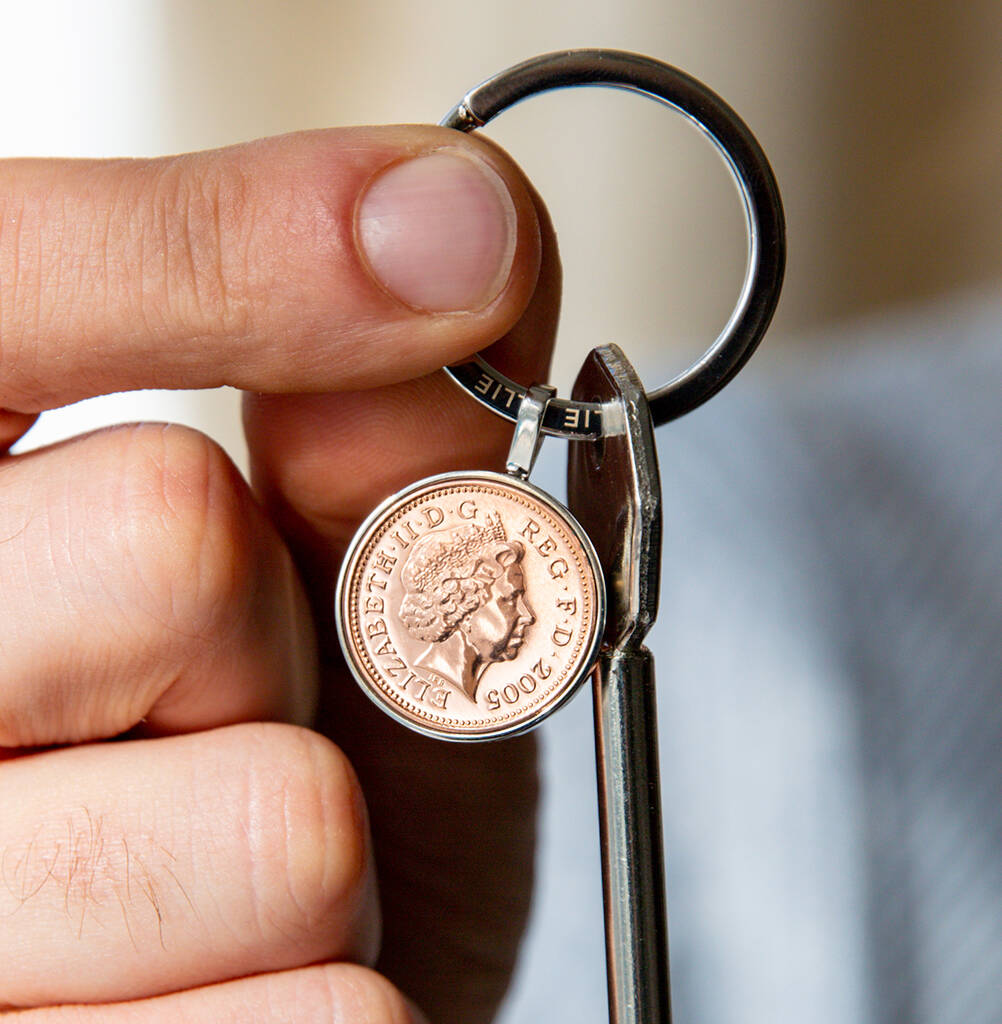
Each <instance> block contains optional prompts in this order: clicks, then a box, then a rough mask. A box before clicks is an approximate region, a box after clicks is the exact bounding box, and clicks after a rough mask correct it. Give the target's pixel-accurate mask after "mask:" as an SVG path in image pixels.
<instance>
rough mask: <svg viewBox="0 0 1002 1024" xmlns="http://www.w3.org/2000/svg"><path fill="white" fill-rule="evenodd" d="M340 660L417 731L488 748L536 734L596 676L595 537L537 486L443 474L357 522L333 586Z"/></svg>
mask: <svg viewBox="0 0 1002 1024" xmlns="http://www.w3.org/2000/svg"><path fill="white" fill-rule="evenodd" d="M337 609H338V624H337V625H338V633H339V635H340V638H341V646H342V648H343V649H344V653H345V658H346V659H347V662H348V665H349V667H350V668H351V670H352V672H353V673H354V675H355V678H356V679H357V680H358V682H359V683H360V684H361V686H362V688H363V689H364V690H365V692H366V693H367V694H368V695H369V696H370V697H371V698H372V699H373V700H374V701H375V702H376V703H377V704H379V705H380V706H381V707H382V708H383V709H384V710H385V711H388V712H389V713H390V714H391V715H393V716H394V717H395V718H397V719H398V720H399V721H401V722H403V723H404V724H405V725H408V726H410V727H411V728H413V729H416V730H418V731H419V732H423V733H427V734H429V735H433V736H438V737H441V738H443V739H450V740H483V739H494V738H497V737H501V736H510V735H513V734H515V733H520V732H524V731H525V730H526V729H530V728H532V727H533V726H534V725H536V724H537V723H538V722H539V721H540V720H541V719H542V718H544V717H545V716H546V715H548V714H549V713H550V712H551V711H553V710H555V709H556V708H557V707H558V706H559V705H560V704H562V703H563V702H564V701H565V700H566V699H567V698H568V697H569V696H570V695H571V694H572V693H573V692H574V691H575V689H576V688H577V687H578V685H579V684H580V683H581V682H582V681H583V680H584V679H585V678H586V677H587V675H588V673H589V672H590V670H591V667H592V664H593V662H594V659H595V654H596V651H597V649H598V644H599V640H600V638H601V634H602V626H603V622H604V616H605V594H604V589H603V584H602V576H601V573H600V571H599V567H598V562H597V559H596V557H595V552H594V550H593V548H592V546H591V542H590V541H589V540H588V538H587V536H586V535H585V534H584V532H583V531H582V529H581V527H580V526H578V524H577V523H576V522H575V521H574V519H573V517H572V516H571V515H570V513H569V512H567V510H566V509H564V508H563V507H562V506H561V505H560V504H559V503H557V502H556V501H554V500H553V499H552V498H550V497H549V496H548V495H547V494H545V493H544V492H543V491H540V490H539V489H538V488H536V487H533V486H532V485H531V484H527V483H525V482H523V481H521V480H518V479H516V478H515V477H511V476H502V475H501V474H498V473H486V472H483V473H477V472H474V473H448V474H445V475H443V476H437V477H430V478H428V479H427V480H422V481H420V482H419V483H416V484H414V485H413V486H412V487H409V488H407V489H406V490H404V491H401V492H400V493H399V494H396V495H394V496H393V497H392V498H390V499H389V500H388V501H387V502H385V503H384V504H383V505H381V506H380V507H379V508H378V509H376V511H375V512H373V513H372V515H371V516H370V517H369V518H368V519H367V520H366V522H365V523H363V524H362V527H361V528H360V529H359V531H358V533H357V534H356V536H355V539H354V540H353V541H352V544H351V547H350V549H349V552H348V556H347V557H346V559H345V564H344V566H343V568H342V570H341V576H340V579H339V580H338V596H337Z"/></svg>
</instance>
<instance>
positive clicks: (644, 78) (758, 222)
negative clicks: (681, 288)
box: [441, 50, 786, 438]
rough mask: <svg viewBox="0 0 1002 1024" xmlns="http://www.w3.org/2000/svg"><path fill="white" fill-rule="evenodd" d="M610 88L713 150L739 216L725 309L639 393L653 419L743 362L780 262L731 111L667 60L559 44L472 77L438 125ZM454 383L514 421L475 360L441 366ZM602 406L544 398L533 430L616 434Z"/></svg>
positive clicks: (462, 125)
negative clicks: (680, 124) (739, 264)
mask: <svg viewBox="0 0 1002 1024" xmlns="http://www.w3.org/2000/svg"><path fill="white" fill-rule="evenodd" d="M584 85H595V86H610V87H613V88H618V89H627V90H630V91H632V92H638V93H641V94H642V95H644V96H648V97H650V98H651V99H655V100H659V101H661V102H663V103H665V104H666V105H667V106H669V107H671V108H672V109H674V110H676V111H678V112H679V113H680V114H682V115H683V116H684V117H685V118H686V119H687V120H689V121H690V122H691V123H692V124H693V125H695V126H696V127H697V128H698V129H699V130H700V131H701V132H702V133H703V134H704V135H705V136H706V138H707V139H709V140H710V142H712V143H713V145H714V146H715V147H716V149H717V151H718V152H719V153H720V155H721V157H722V158H723V160H724V163H725V164H726V166H727V169H728V170H729V171H730V173H731V177H732V178H733V179H734V182H735V184H736V185H737V187H738V191H739V193H740V195H741V201H742V205H743V208H744V214H745V228H746V233H747V239H748V258H747V264H746V266H745V277H744V282H743V283H742V286H741V292H740V294H739V296H738V301H737V305H736V306H735V307H734V312H733V313H732V314H731V316H730V319H729V320H728V321H727V324H726V325H725V327H724V329H723V330H722V331H721V333H720V335H719V336H718V337H717V339H716V340H715V341H714V342H713V344H712V345H710V347H709V348H708V349H707V350H706V352H705V353H704V354H703V355H702V356H701V357H700V358H699V359H698V360H697V361H696V362H695V363H693V364H692V366H690V367H689V369H687V370H686V371H685V372H684V373H681V374H679V375H678V376H677V377H674V378H673V379H672V380H670V381H668V383H667V384H665V385H664V386H662V387H660V388H658V389H657V390H656V391H652V392H649V393H648V395H647V399H648V402H649V404H650V409H651V415H652V417H653V420H654V423H655V424H656V425H660V424H662V423H667V422H668V421H669V420H673V419H677V418H678V417H679V416H682V415H684V414H685V413H687V412H690V411H691V410H692V409H695V408H696V407H697V406H698V405H701V404H702V403H703V402H705V401H706V400H707V399H708V398H712V397H713V395H715V394H716V393H717V392H718V391H719V390H720V389H721V388H722V387H724V385H725V384H727V383H728V382H729V381H730V380H731V379H732V378H733V377H734V375H735V374H736V373H737V372H738V371H739V370H740V369H741V367H742V366H744V364H745V363H746V362H747V361H748V359H749V357H750V356H751V354H752V353H753V352H754V351H755V348H756V346H757V345H758V343H759V341H760V340H761V338H762V335H763V334H764V333H765V331H766V328H767V327H768V326H769V321H770V320H771V319H772V314H773V312H774V311H775V308H776V303H777V301H778V300H779V291H780V288H781V286H782V283H783V269H784V266H785V263H786V233H785V226H784V220H783V206H782V202H781V201H780V198H779V189H778V187H777V185H776V179H775V177H774V176H773V173H772V169H771V168H770V166H769V162H768V160H766V157H765V154H764V153H763V152H762V149H761V147H760V146H759V144H758V142H757V141H756V140H755V137H754V136H753V135H752V133H751V132H750V131H749V130H748V127H747V126H746V125H745V123H744V122H743V121H742V120H741V118H739V117H738V115H737V114H736V113H735V112H734V111H733V110H732V109H731V108H730V107H729V106H728V105H727V104H726V103H725V102H724V101H723V100H722V99H721V98H720V97H719V96H717V95H716V94H715V93H713V92H711V91H710V90H709V89H707V87H706V86H705V85H703V84H702V83H700V82H697V81H696V80H695V79H694V78H692V77H690V76H689V75H687V74H685V72H683V71H679V70H678V69H677V68H673V67H671V66H670V65H668V64H663V63H661V62H660V61H656V60H653V59H652V58H650V57H644V56H641V55H639V54H635V53H624V52H621V51H618V50H567V51H564V52H561V53H548V54H544V55H543V56H541V57H534V58H533V59H531V60H527V61H525V62H524V63H522V64H517V65H516V66H515V67H512V68H509V69H508V70H507V71H502V72H501V73H500V74H498V75H495V76H494V77H493V78H489V79H488V80H487V81H486V82H482V83H481V84H480V85H478V86H477V87H476V88H475V89H473V90H472V91H471V92H469V93H467V95H466V96H465V97H464V98H463V99H462V100H461V101H460V102H459V103H458V104H457V105H456V106H455V107H453V108H452V110H450V111H449V113H448V114H446V116H445V118H444V119H443V120H442V122H441V123H442V124H443V125H445V126H446V127H448V128H456V129H458V130H459V131H464V132H469V131H473V130H474V129H475V128H481V127H483V125H485V124H487V122H488V121H490V120H491V119H492V118H494V117H495V116H497V115H498V114H499V113H501V111H503V110H505V109H506V108H507V107H510V106H512V105H513V104H515V103H518V102H519V101H520V100H523V99H526V98H527V97H529V96H533V95H535V94H537V93H541V92H547V91H549V90H551V89H562V88H566V87H569V86H584ZM446 371H447V372H448V373H449V374H450V375H451V376H452V378H453V380H455V381H456V383H457V384H459V385H460V386H461V387H463V388H465V389H466V390H467V391H469V392H470V394H472V395H473V397H474V398H476V399H477V400H478V401H480V402H482V403H483V404H484V405H486V406H487V407H488V408H490V409H493V410H494V412H497V413H499V414H500V415H502V416H505V417H507V418H508V419H511V420H514V419H516V418H517V416H518V411H519V405H520V403H521V400H522V398H523V397H524V395H525V393H526V389H525V388H524V387H522V386H521V385H519V384H516V383H515V382H514V381H512V380H510V379H509V378H508V377H506V376H504V374H501V373H499V372H498V371H497V370H495V369H494V368H493V367H491V366H489V365H488V364H487V363H486V362H485V361H484V360H483V359H482V358H481V357H480V356H476V357H475V358H474V359H472V360H470V361H469V362H466V363H462V364H460V365H456V366H450V367H446ZM608 413H609V410H607V409H605V408H604V407H603V406H601V405H598V404H595V403H588V402H575V401H569V400H567V399H561V398H554V399H552V400H551V401H550V402H549V403H548V405H547V407H546V412H545V416H544V419H543V431H544V432H545V433H547V434H554V435H558V436H562V437H575V438H595V437H600V436H602V435H603V434H611V433H617V432H618V431H619V429H621V426H622V424H621V423H619V422H618V421H616V422H611V421H610V417H609V416H608Z"/></svg>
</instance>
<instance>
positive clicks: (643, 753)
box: [568, 345, 671, 1024]
mask: <svg viewBox="0 0 1002 1024" xmlns="http://www.w3.org/2000/svg"><path fill="white" fill-rule="evenodd" d="M574 397H575V398H576V399H578V400H580V401H590V402H599V403H602V405H603V406H604V408H605V410H607V411H608V412H609V416H608V417H606V416H605V414H603V419H604V421H605V422H610V423H611V422H616V423H619V424H621V429H620V431H619V432H618V433H615V434H611V435H607V436H605V437H603V438H602V439H600V440H599V441H597V442H595V443H591V444H586V443H579V444H577V445H575V446H574V448H573V449H572V453H571V458H570V461H569V466H568V504H569V506H570V508H571V511H572V512H573V513H574V515H575V516H576V517H577V519H578V520H579V522H580V523H581V525H582V526H584V528H585V530H586V531H587V532H588V534H589V535H590V537H591V538H592V541H593V542H594V544H595V548H596V551H597V553H598V557H599V561H600V563H601V565H602V569H603V573H604V575H605V583H606V592H607V601H608V611H607V617H606V628H605V634H604V637H603V647H602V651H601V654H600V655H599V661H598V666H597V668H596V673H595V683H594V687H595V745H596V764H597V770H598V787H599V814H600V835H601V843H602V878H603V894H604V903H605V926H606V961H607V970H608V988H609V1020H610V1022H611V1024H670V1021H671V994H670V984H669V970H668V926H667V913H666V900H665V869H664V847H663V839H662V835H663V833H662V820H661V790H660V779H659V774H658V765H659V761H658V743H657V707H656V696H655V688H654V661H653V657H652V655H651V653H650V651H648V650H647V649H646V648H645V647H644V646H643V639H644V637H645V636H646V634H647V631H648V629H649V628H650V626H651V624H652V623H653V622H654V619H655V617H656V615H657V605H658V591H659V579H660V567H661V482H660V475H659V473H658V465H657V451H656V448H655V445H654V431H653V424H652V422H651V416H650V411H649V409H648V406H647V399H646V397H645V395H644V390H643V386H642V384H641V383H640V379H639V377H638V376H637V374H636V371H635V370H634V369H633V367H632V366H631V365H630V363H629V362H628V361H627V359H626V357H625V356H624V355H623V353H622V351H621V350H620V349H618V348H617V347H616V346H612V345H610V346H604V347H602V348H598V349H595V350H594V351H593V352H592V353H591V354H590V355H589V357H588V359H587V360H586V361H585V364H584V366H583V367H582V369H581V372H580V374H579V375H578V379H577V382H576V384H575V385H574Z"/></svg>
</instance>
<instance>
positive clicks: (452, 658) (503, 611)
mask: <svg viewBox="0 0 1002 1024" xmlns="http://www.w3.org/2000/svg"><path fill="white" fill-rule="evenodd" d="M524 555H525V547H524V546H523V544H522V543H521V542H520V541H517V540H512V541H509V540H508V539H507V537H506V536H505V531H504V527H503V526H502V524H501V521H500V518H499V517H494V518H490V519H488V521H487V523H486V524H484V525H480V524H470V525H467V526H460V527H456V528H454V529H451V530H439V531H436V532H435V533H430V534H427V535H426V536H425V537H422V538H421V540H420V541H418V542H417V544H415V546H414V550H413V551H412V552H411V554H410V557H409V558H408V559H407V562H406V564H405V565H404V567H403V570H402V573H401V580H402V582H403V584H404V589H405V594H404V599H403V601H402V603H401V606H400V620H401V622H402V623H403V624H404V626H405V627H406V628H407V630H408V631H409V632H410V633H411V635H412V636H414V637H416V638H417V639H419V640H424V641H426V642H428V643H429V644H430V646H429V647H428V649H427V650H425V651H424V652H422V653H421V655H420V656H419V657H418V658H416V659H415V663H416V664H417V665H419V666H420V667H422V668H424V669H426V670H427V671H428V672H431V673H433V674H434V675H436V676H438V677H439V678H441V679H443V680H445V681H446V682H448V683H451V684H452V685H454V686H456V687H457V688H458V689H460V690H461V691H462V692H463V693H464V694H466V696H467V697H469V698H470V699H471V700H475V698H476V690H477V685H478V684H479V682H480V678H481V676H482V675H483V673H484V671H485V670H486V669H487V668H488V667H489V666H490V665H492V664H495V663H496V662H499V661H510V660H512V659H513V658H515V657H517V656H518V652H519V649H520V647H521V646H522V643H523V642H524V640H525V634H526V630H527V629H528V628H529V627H530V626H531V625H532V624H533V623H534V622H535V621H536V619H535V615H534V613H533V611H532V607H531V606H530V604H529V601H528V598H527V597H526V593H525V577H524V575H523V572H522V565H521V562H522V558H523V557H524Z"/></svg>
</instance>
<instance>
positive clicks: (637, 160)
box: [162, 0, 1002, 376]
mask: <svg viewBox="0 0 1002 1024" xmlns="http://www.w3.org/2000/svg"><path fill="white" fill-rule="evenodd" d="M162 12H163V19H164V34H163V45H164V47H165V48H166V49H165V57H166V66H167V67H168V69H169V73H170V74H171V75H173V76H174V77H173V81H172V83H171V88H170V96H171V106H170V110H169V114H168V120H167V122H166V123H165V125H164V131H165V135H164V144H165V146H167V147H168V148H176V149H185V148H190V147H200V146H209V145H216V144H220V143H222V142H228V141H235V140H238V139H242V138H249V137H252V136H255V135H259V134H266V133H271V132H279V131H285V130H290V129H294V128H302V127H311V126H317V125H324V124H343V123H360V122H383V121H417V120H434V119H437V118H438V117H439V116H440V115H441V114H442V113H444V111H445V110H446V109H448V107H449V106H450V105H451V104H452V103H453V102H454V101H455V100H457V99H458V98H459V97H460V95H461V94H462V93H463V92H464V91H465V90H466V89H467V88H468V87H470V86H472V85H473V84H474V83H476V82H477V81H478V80H480V79H481V78H483V77H485V76H486V75H488V74H490V73H492V72H494V71H496V70H499V69H501V68H503V67H506V66H508V65H509V64H512V63H514V62H516V61H518V60H521V59H523V58H525V57H527V56H530V55H533V54H536V53H539V52H543V51H547V50H552V49H560V48H566V47H572V46H583V45H603V46H611V47H618V48H623V49H632V50H638V51H641V52H645V53H649V54H651V55H654V56H657V57H659V58H662V59H664V60H667V61H669V62H671V63H674V64H677V65H678V66H680V67H682V68H685V69H686V70H688V71H690V72H691V73H693V74H695V75H696V76H697V77H699V78H701V79H703V80H704V81H705V82H706V83H707V84H709V85H710V86H711V87H712V88H714V89H716V90H717V91H718V92H719V93H720V94H721V95H723V96H724V98H725V99H727V100H728V102H730V103H731V104H732V105H733V106H734V107H735V108H736V109H737V110H738V111H739V112H740V113H741V114H742V116H743V117H744V118H745V119H746V120H747V122H748V123H749V125H750V126H751V127H752V129H753V130H754V131H755V132H756V134H757V135H758V136H759V138H760V140H761V142H762V144H763V146H764V148H765V150H766V152H767V153H768V154H769V156H770V159H771V160H772V162H773V164H774V168H775V171H776V174H777V176H778V178H779V181H780V186H781V188H782V191H783V195H784V199H785V203H786V209H787V218H788V226H789V266H788V273H787V283H786V287H785V291H784V295H783V300H782V303H781V306H780V312H779V315H778V317H777V321H776V325H775V330H774V334H775V335H776V337H777V338H778V337H782V336H785V337H787V338H790V337H796V336H798V335H801V334H802V333H803V332H804V331H805V330H807V329H810V328H812V327H815V326H817V325H819V324H824V323H827V322H830V321H832V320H837V319H842V318H846V317H853V316H856V315H857V314H859V313H863V312H866V311H869V310H873V309H875V308H879V307H883V306H887V305H891V304H899V303H908V302H913V301H916V300H922V299H924V298H927V297H929V296H934V295H935V294H937V293H939V292H943V291H946V290H949V289H953V288H957V287H964V286H968V285H992V284H996V283H997V282H998V280H999V278H1000V272H1002V203H1000V201H999V196H1000V194H1002V130H1000V129H1002V60H1000V54H1002V4H999V3H998V2H997V0H975V2H972V3H968V4H962V5H961V4H949V3H945V2H944V3H925V2H922V0H912V2H910V3H905V2H895V3H892V2H886V0H884V2H881V0H876V2H862V0H848V2H846V0H806V2H805V0H797V2H794V0H769V2H765V3H747V2H737V0H706V2H697V0H684V2H657V0H625V2H621V3H611V2H608V0H606V2H596V0H575V2H573V3H572V2H563V0H533V2H529V0H508V2H504V3H502V2H495V3H483V2H480V3H476V2H467V3H461V2H459V0H427V2H424V3H408V2H403V0H384V2H381V3H372V4H363V3H355V2H346V0H341V2H321V0H302V2H298V3H295V2H292V3H288V2H287V3H280V2H258V3H254V4H243V3H238V2H236V0H222V2H216V3H208V4H206V3H204V2H201V3H200V2H196V0H164V2H163V4H162ZM487 131H488V132H489V133H490V134H491V135H492V136H493V137H495V138H497V139H498V140H499V141H501V142H502V143H503V144H504V145H506V146H507V148H509V149H510V151H511V152H512V153H513V155H514V156H515V157H516V159H518V160H519V161H520V162H521V163H522V164H523V166H524V167H525V168H526V169H527V170H528V171H529V173H530V175H531V176H532V177H533V178H534V180H535V181H536V182H537V183H538V185H539V187H540V189H541V191H542V194H543V196H544V198H546V200H547V201H548V203H549V205H550V206H551V209H552V212H553V215H554V218H555V221H556V223H557V227H558V232H559V234H560V237H561V240H562V249H563V253H564V263H565V269H566V275H565V289H566V295H565V310H564V321H563V324H564V328H563V334H562V337H561V343H560V352H561V355H563V356H565V358H564V359H563V360H562V363H565V364H567V365H565V366H564V367H563V371H562V372H563V373H564V375H565V376H566V375H567V374H568V373H572V372H573V369H572V364H573V362H574V360H576V359H577V358H578V357H579V356H580V355H581V354H582V353H583V352H584V351H585V350H587V349H588V348H590V347H591V346H592V345H594V344H598V343H601V342H604V341H608V340H613V341H617V342H619V343H620V344H622V345H623V346H624V347H626V348H627V350H628V351H629V352H631V353H634V352H637V353H638V356H637V358H638V361H642V362H643V363H645V364H649V365H661V364H663V363H664V361H665V358H666V357H664V356H663V355H659V353H658V352H657V349H659V348H660V347H661V346H663V345H664V344H665V343H666V342H670V343H673V344H674V345H676V347H677V348H678V349H679V350H680V353H681V354H679V355H676V356H675V358H676V359H679V358H683V356H684V355H685V354H688V353H689V352H695V351H696V350H697V349H699V348H700V347H701V346H702V345H703V344H704V342H705V341H706V340H707V339H708V338H710V337H711V336H712V335H714V334H715V333H716V331H717V330H718V329H719V328H720V327H721V326H722V324H723V323H724V321H725V320H726V317H727V315H728V313H729V311H730V305H731V303H732V302H733V299H734V296H735V293H736V289H737V286H738V283H739V281H740V276H741V271H742V266H743V241H742V234H741V230H742V229H741V221H740V212H739V206H738V202H737V199H736V197H735V195H734V193H733V190H732V188H731V185H730V183H729V180H728V179H727V177H726V174H725V172H724V170H723V168H722V165H720V164H719V162H718V161H717V160H716V157H715V156H714V155H713V153H712V151H710V150H709V148H708V147H707V146H706V144H705V143H704V142H703V141H702V140H700V139H699V138H697V137H696V136H695V133H693V132H692V131H691V129H688V128H687V127H685V126H684V125H682V124H681V123H680V120H679V119H678V118H676V117H674V116H673V115H671V114H670V113H669V112H667V111H665V110H663V109H661V108H659V107H657V106H656V105H655V104H651V103H645V102H643V101H641V100H639V99H638V98H636V97H633V96H629V95H626V94H604V95H603V94H602V93H600V92H599V91H595V90H587V91H580V92H578V93H575V94H573V95H572V94H562V95H555V96H552V97H546V98H541V99H535V100H532V101H530V102H529V103H527V104H525V105H523V106H522V107H520V108H517V109H516V110H514V111H512V112H511V113H509V114H506V115H505V116H504V117H503V118H501V119H499V121H498V122H496V123H495V124H494V125H491V126H490V127H489V128H488V129H487ZM640 352H643V353H644V354H643V355H642V356H641V355H640V354H639V353H640ZM659 359H660V363H659Z"/></svg>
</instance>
